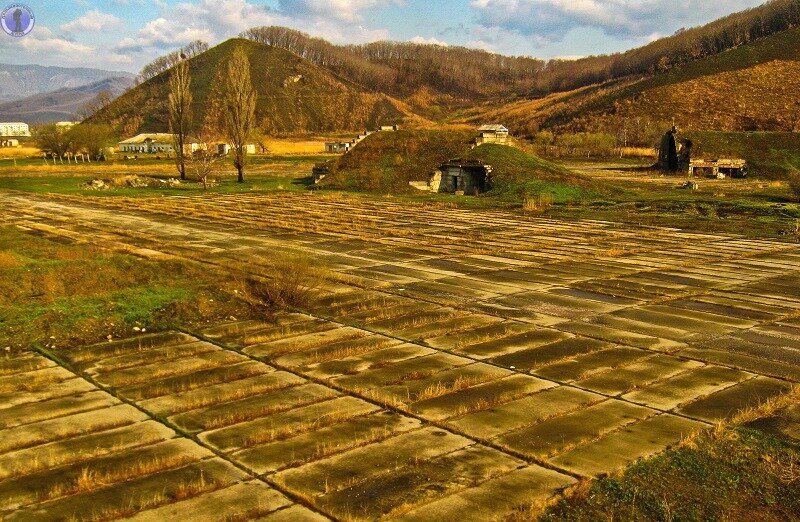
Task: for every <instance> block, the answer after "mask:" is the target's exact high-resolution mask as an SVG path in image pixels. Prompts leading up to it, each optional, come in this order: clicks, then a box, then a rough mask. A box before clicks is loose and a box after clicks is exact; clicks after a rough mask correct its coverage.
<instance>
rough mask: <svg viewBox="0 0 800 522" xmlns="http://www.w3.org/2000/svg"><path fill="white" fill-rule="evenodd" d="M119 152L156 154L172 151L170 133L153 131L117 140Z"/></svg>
mask: <svg viewBox="0 0 800 522" xmlns="http://www.w3.org/2000/svg"><path fill="white" fill-rule="evenodd" d="M119 151H120V152H133V153H137V154H157V153H159V152H174V151H175V149H174V148H173V147H172V134H166V133H155V134H139V135H138V136H134V137H133V138H129V139H127V140H125V141H121V142H119Z"/></svg>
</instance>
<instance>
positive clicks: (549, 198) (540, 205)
mask: <svg viewBox="0 0 800 522" xmlns="http://www.w3.org/2000/svg"><path fill="white" fill-rule="evenodd" d="M553 202H554V198H553V195H552V194H549V193H544V194H535V195H525V196H524V197H523V199H522V210H524V211H525V212H541V211H543V210H547V209H548V208H550V207H552V206H553Z"/></svg>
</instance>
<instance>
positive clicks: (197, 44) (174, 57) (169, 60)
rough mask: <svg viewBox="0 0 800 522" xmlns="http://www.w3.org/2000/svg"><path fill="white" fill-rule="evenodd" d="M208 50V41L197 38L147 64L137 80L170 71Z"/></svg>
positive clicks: (143, 79) (140, 80) (145, 79)
mask: <svg viewBox="0 0 800 522" xmlns="http://www.w3.org/2000/svg"><path fill="white" fill-rule="evenodd" d="M207 50H208V43H206V42H204V41H202V40H195V41H193V42H192V43H190V44H188V45H186V46H184V47H181V48H180V49H178V50H177V51H172V52H171V53H169V54H166V55H164V56H159V57H158V58H156V59H155V60H153V61H152V62H150V63H148V64H147V65H145V66H144V67H143V68H142V70H141V72H139V76H138V77H137V80H138V81H139V82H146V81H147V80H149V79H150V78H154V77H156V76H158V75H159V74H161V73H163V72H165V71H168V70H170V69H172V68H173V67H175V66H176V65H177V64H178V63H180V62H181V61H183V60H190V59H192V58H194V57H195V56H197V55H199V54H202V53H204V52H206V51H207Z"/></svg>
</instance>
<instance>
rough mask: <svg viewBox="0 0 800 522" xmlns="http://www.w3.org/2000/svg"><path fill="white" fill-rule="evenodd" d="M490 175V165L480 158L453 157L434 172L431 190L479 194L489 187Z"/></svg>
mask: <svg viewBox="0 0 800 522" xmlns="http://www.w3.org/2000/svg"><path fill="white" fill-rule="evenodd" d="M491 175H492V167H491V165H487V164H486V163H484V162H482V161H480V160H461V159H454V160H450V161H448V162H447V163H443V164H442V165H440V166H439V169H438V170H437V171H436V172H434V175H433V180H434V183H433V184H432V185H433V186H432V187H431V190H432V191H433V192H444V193H450V194H481V193H483V192H486V191H488V190H490V189H491ZM437 178H438V180H439V182H438V188H437V187H436V179H437Z"/></svg>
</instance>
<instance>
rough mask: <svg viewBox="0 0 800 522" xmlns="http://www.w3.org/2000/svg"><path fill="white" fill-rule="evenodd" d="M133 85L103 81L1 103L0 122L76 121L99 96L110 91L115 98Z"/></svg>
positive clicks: (129, 80) (119, 80)
mask: <svg viewBox="0 0 800 522" xmlns="http://www.w3.org/2000/svg"><path fill="white" fill-rule="evenodd" d="M133 84H134V80H133V79H132V78H129V77H116V78H106V79H103V80H100V81H97V82H94V83H90V84H88V85H82V86H80V87H67V88H63V89H58V90H55V91H51V92H44V93H40V94H34V95H33V96H28V97H27V98H22V99H19V100H14V101H10V102H6V103H0V121H23V122H25V123H28V124H35V123H50V122H54V121H75V120H79V119H81V117H82V114H81V113H82V111H83V109H84V108H85V107H86V106H87V105H88V104H90V103H92V101H93V100H94V99H95V98H96V96H97V95H98V94H99V93H101V92H103V91H110V92H111V94H112V97H114V98H116V97H117V96H119V95H120V94H122V93H123V92H125V91H126V90H127V89H129V88H130V87H132V86H133Z"/></svg>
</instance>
